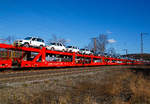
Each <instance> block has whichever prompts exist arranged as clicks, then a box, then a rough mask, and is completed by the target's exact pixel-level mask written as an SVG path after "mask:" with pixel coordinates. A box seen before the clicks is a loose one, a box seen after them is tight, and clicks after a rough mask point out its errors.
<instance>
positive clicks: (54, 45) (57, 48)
mask: <svg viewBox="0 0 150 104" xmlns="http://www.w3.org/2000/svg"><path fill="white" fill-rule="evenodd" d="M46 49H48V50H54V51H63V52H65V51H66V47H65V46H64V45H63V44H62V43H59V42H58V43H57V42H56V43H51V44H50V45H48V46H46Z"/></svg>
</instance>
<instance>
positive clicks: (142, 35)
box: [141, 32, 148, 54]
mask: <svg viewBox="0 0 150 104" xmlns="http://www.w3.org/2000/svg"><path fill="white" fill-rule="evenodd" d="M146 34H148V33H142V32H141V54H143V35H146Z"/></svg>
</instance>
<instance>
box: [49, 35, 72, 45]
mask: <svg viewBox="0 0 150 104" xmlns="http://www.w3.org/2000/svg"><path fill="white" fill-rule="evenodd" d="M53 42H60V43H62V44H64V45H66V44H67V43H68V42H69V40H67V39H64V38H59V37H57V35H55V34H53V35H52V38H51V39H49V40H48V44H50V43H53Z"/></svg>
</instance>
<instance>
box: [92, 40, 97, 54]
mask: <svg viewBox="0 0 150 104" xmlns="http://www.w3.org/2000/svg"><path fill="white" fill-rule="evenodd" d="M92 39H93V41H94V44H93V45H94V49H93V51H94V53H95V52H96V51H97V46H96V44H97V43H96V38H92Z"/></svg>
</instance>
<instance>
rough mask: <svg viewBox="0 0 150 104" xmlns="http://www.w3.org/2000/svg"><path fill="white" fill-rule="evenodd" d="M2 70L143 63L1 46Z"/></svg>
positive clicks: (7, 45)
mask: <svg viewBox="0 0 150 104" xmlns="http://www.w3.org/2000/svg"><path fill="white" fill-rule="evenodd" d="M0 50H1V51H0V68H1V69H2V68H3V69H7V68H16V67H17V68H29V67H30V68H35V67H36V68H37V67H75V66H100V65H135V64H143V61H137V60H132V59H123V58H113V57H105V56H96V55H93V54H88V55H87V54H81V53H76V52H62V51H55V50H48V49H46V47H44V46H43V47H42V48H32V47H19V46H13V45H10V44H3V43H1V44H0Z"/></svg>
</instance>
